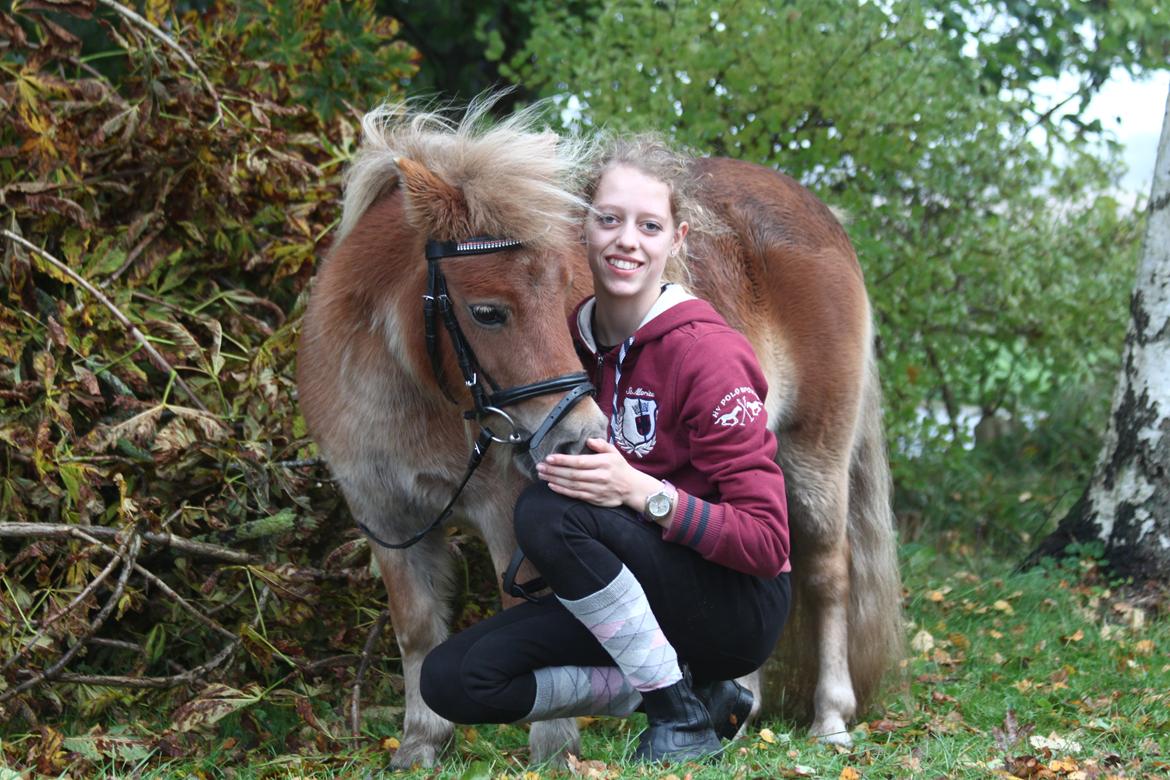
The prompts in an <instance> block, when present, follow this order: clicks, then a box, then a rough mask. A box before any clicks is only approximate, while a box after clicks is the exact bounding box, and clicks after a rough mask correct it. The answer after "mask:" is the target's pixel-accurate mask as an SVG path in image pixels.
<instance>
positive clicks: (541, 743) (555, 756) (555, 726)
mask: <svg viewBox="0 0 1170 780" xmlns="http://www.w3.org/2000/svg"><path fill="white" fill-rule="evenodd" d="M569 753H572V754H573V755H577V756H579V755H581V734H580V732H579V731H578V730H577V719H576V718H558V719H557V720H542V721H537V722H536V723H533V724H532V728H531V729H530V730H529V732H528V754H529V763H530V764H531V765H533V766H547V767H548V768H550V769H564V768H565V767H566V766H568V756H569Z"/></svg>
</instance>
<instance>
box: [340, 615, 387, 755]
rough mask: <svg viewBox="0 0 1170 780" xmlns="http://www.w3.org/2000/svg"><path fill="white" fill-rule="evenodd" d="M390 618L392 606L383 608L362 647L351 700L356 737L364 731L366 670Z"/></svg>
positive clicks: (350, 723) (350, 706) (350, 717)
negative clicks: (363, 706)
mask: <svg viewBox="0 0 1170 780" xmlns="http://www.w3.org/2000/svg"><path fill="white" fill-rule="evenodd" d="M388 620H390V608H389V607H387V608H386V609H383V610H382V612H381V614H379V615H378V619H377V620H376V621H374V627H373V628H371V629H370V633H369V636H367V637H366V644H365V647H363V648H362V662H361V664H360V665H359V666H358V670H357V674H356V675H354V678H353V696H352V698H351V699H350V702H349V728H350V732H351V733H352V734H353V736H354V737H360V736H361V732H362V714H361V707H362V678H363V677H365V675H366V670H367V669H368V668H370V662H371V661H372V660H373V653H374V644H375V643H376V642H377V641H378V637H380V636H381V635H382V630H383V629H384V628H386V622H387V621H388Z"/></svg>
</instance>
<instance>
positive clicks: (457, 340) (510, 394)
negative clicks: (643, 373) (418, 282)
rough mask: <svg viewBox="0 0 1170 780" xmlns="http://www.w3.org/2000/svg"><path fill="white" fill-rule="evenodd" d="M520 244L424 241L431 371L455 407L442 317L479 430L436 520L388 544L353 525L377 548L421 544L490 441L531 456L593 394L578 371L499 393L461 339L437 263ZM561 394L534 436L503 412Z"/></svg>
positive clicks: (502, 240) (456, 497) (361, 525)
mask: <svg viewBox="0 0 1170 780" xmlns="http://www.w3.org/2000/svg"><path fill="white" fill-rule="evenodd" d="M520 246H523V244H522V243H521V242H519V241H516V240H513V239H507V238H490V237H475V238H469V239H467V240H465V241H434V240H431V241H427V250H426V255H427V292H426V294H425V295H423V318H424V326H425V330H424V333H425V336H426V345H427V355H428V356H429V357H430V361H431V371H432V372H433V373H434V375H435V380H436V381H437V382H438V383H439V388H440V389H441V390H442V391H443V395H445V396H446V397H447V400H449V401H450V402H451V403H453V404H456V405H457V404H458V402H457V401H456V400H455V398H454V396H453V395H452V394H451V393H450V391H448V389H447V383H446V381H445V380H444V378H443V365H442V361H441V359H440V356H439V328H438V321H439V320H440V319H441V320H442V322H443V326H444V328H445V329H446V331H447V335H448V337H449V338H450V340H451V347H452V349H453V350H454V351H455V359H456V362H458V364H459V371H460V373H462V374H463V384H464V386H465V387H466V388H467V390H468V392H470V393H471V401H472V404H473V408H471V409H468V410H466V411H464V412H463V419H464V420H474V421H475V422H476V423H477V424H478V425H479V428H480V430H479V436H478V437H476V440H475V444H473V445H472V447H471V455H470V457H469V458H468V461H467V470H466V471H465V472H464V474H463V479H462V480H461V481H460V483H459V487H457V488H455V493H454V494H453V495H452V496H451V500H450V501H448V502H447V505H446V506H445V507H443V510H442V511H441V512H439V514H438V516H436V517H435V519H434V520H432V521H431V522H430V524H429V525H428V526H427V527H425V528H423V529H422V530H421V531H419V532H418V533H416V534H415V535H414V536H412V537H410V538H409V539H407V540H406V541H403V542H387V541H386V540H384V539H381V538H380V537H378V536H377V535H376V534H375V533H374V532H373V531H372V530H370V528H369V526H367V525H366V524H365V523H363V522H361V521H360V520H359V521H358V524H357V525H358V528H359V529H361V532H362V533H363V534H365V535H366V537H367V538H368V539H370V541H372V542H374V543H376V544H378V545H379V546H381V547H385V548H387V549H390V550H403V549H406V548H407V547H411V546H412V545H415V544H417V543H418V542H420V541H422V539H423V537H425V536H426V535H427V534H429V533H430V532H431V531H433V530H435V529H436V528H438V527H439V526H440V525H442V523H443V521H444V520H446V519H447V518H448V517H450V516H451V513H452V512H453V511H454V509H455V502H456V501H458V500H459V496H460V494H462V493H463V488H464V487H466V486H467V483H468V482H469V481H470V480H471V476H472V474H474V473H475V470H476V469H477V468H478V467H479V464H480V463H482V462H483V459H484V456H485V455H486V454H487V451H488V448H489V447H491V445H492V442H499V443H500V444H509V445H511V446H513V447H517V448H519V449H520V451H521V452H530V451H532V450H534V449H536V448H537V447H539V446H540V444H541V442H543V441H544V438H545V437H546V436H547V435H548V434H549V432H551V431H552V429H553V428H555V427H556V426H557V424H558V423H560V421H561V420H563V419H564V418H565V416H566V415H567V414H568V413H569V412H570V411H572V409H573V407H574V406H576V405H577V403H578V402H579V401H580V400H581V399H582V398H584V397H585V396H586V395H588V394H589V393H590V392H592V391H593V384H592V383H591V382H590V381H589V377H588V375H587V374H586V373H585V372H584V371H577V372H574V373H571V374H564V375H562V376H558V377H553V378H551V379H545V380H542V381H540V382H533V383H532V384H528V385H519V386H517V387H510V388H507V389H505V390H501V389H500V386H499V385H498V384H496V382H495V380H494V379H492V377H491V375H490V374H488V372H486V371H484V370H483V368H482V366H480V363H479V360H478V359H477V358H476V356H475V351H474V350H473V349H472V348H471V344H470V343H469V342H468V341H467V338H466V337H465V336H464V335H463V330H462V329H461V328H460V327H459V321H458V320H457V319H456V318H455V306H454V304H453V303H452V301H451V296H450V294H449V293H448V292H447V278H446V277H445V276H444V275H443V269H442V268H441V267H440V266H439V263H440V261H442V260H443V259H445V258H449V257H473V256H476V255H487V254H493V253H495V252H503V251H505V250H508V249H515V248H517V247H520ZM484 380H486V381H487V384H488V388H490V391H489V390H488V389H485V388H484ZM562 392H563V393H565V397H564V398H562V399H561V400H560V401H558V402H557V403H556V405H555V406H553V408H552V409H551V410H550V411H549V413H548V414H547V415H546V416H545V418H544V421H543V422H541V424H540V425H539V426H537V428H536V430H535V431H534V432H532V433H528V432H527V431H525V430H524V429H523V428H521V427H520V426H519V425H518V424H517V423H516V421H515V420H514V419H513V418H512V416H511V415H509V414H508V413H507V412H505V411H504V407H507V406H513V405H515V404H519V403H523V402H524V401H528V400H530V399H533V398H538V397H540V396H542V395H552V394H553V393H562ZM490 417H498V418H500V419H502V420H504V421H505V422H506V423H507V424H508V428H509V430H508V432H507V434H506V435H503V436H501V435H499V434H497V433H495V432H494V431H493V430H492V429H491V428H489V427H488V426H487V424H486V422H485V421H486V420H487V419H488V418H490Z"/></svg>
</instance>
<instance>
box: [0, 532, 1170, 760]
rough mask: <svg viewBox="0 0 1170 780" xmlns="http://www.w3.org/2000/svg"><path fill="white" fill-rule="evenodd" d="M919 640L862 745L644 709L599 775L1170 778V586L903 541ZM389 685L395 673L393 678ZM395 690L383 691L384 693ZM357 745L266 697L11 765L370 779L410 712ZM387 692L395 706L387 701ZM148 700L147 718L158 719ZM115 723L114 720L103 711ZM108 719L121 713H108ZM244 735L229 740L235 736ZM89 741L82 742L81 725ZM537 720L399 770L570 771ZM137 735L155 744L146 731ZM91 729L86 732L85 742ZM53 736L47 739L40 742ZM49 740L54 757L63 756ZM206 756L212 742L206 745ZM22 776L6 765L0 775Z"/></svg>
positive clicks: (323, 718)
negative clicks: (204, 729)
mask: <svg viewBox="0 0 1170 780" xmlns="http://www.w3.org/2000/svg"><path fill="white" fill-rule="evenodd" d="M903 553H904V554H903V574H904V579H905V587H906V592H907V598H906V614H907V620H908V622H909V623H910V625H909V626H908V628H907V638H908V640H909V641H910V643H911V645H912V647H913V649H912V650H911V651H910V657H909V658H908V659H907V660H906V663H905V668H904V670H903V671H904V675H903V676H904V679H905V686H904V688H903V689H902V690H901V691H899V690H893V691H891V692H890V693H889V695H888V696H886V697H885V699H884V705H885V706H884V707H882V708H879V709H877V710H875V711H872V712H870V713H868V714H867V716H866V717H865V719H864V720H863V721H861V722H860V723H858V724H857V725H856V726H855V728H854V731H853V737H854V746H853V748H852V749H850V750H843V749H838V748H833V747H830V746H827V745H823V744H820V743H818V742H816V741H815V740H811V739H809V737H808V736H807V734H806V733H805V732H804V730H803V729H801V728H798V727H795V726H793V725H792V724H789V723H784V722H778V721H766V722H764V723H760V724H755V726H754V727H753V728H752V729H751V730H750V733H749V734H748V735H747V736H746V737H744V738H741V740H740V741H738V742H736V743H734V744H732V745H730V746H729V747H728V748H727V751H726V753H725V755H724V757H723V759H722V761H721V762H719V763H717V764H714V765H697V764H684V765H679V766H672V767H665V768H663V767H653V768H648V767H644V766H638V765H631V764H627V763H625V761H624V757H626V756H628V755H629V753H630V752H631V751H632V749H633V745H634V744H635V743H636V741H637V734H638V731H639V730H640V729H641V728H642V726H643V724H644V721H643V720H642V718H641V716H636V717H635V718H632V719H630V720H629V721H620V720H614V719H604V718H603V719H597V720H591V721H590V720H586V721H583V725H584V728H583V731H582V735H583V742H582V754H583V756H582V758H583V760H585V761H586V762H587V763H585V764H583V765H580V766H579V767H578V773H579V774H580V775H581V776H585V777H605V778H618V777H621V778H641V777H666V776H669V775H671V774H673V775H675V776H676V777H677V778H679V779H680V780H685V778H686V777H687V776H690V777H691V778H692V780H700V778H725V777H735V778H762V777H805V776H808V777H827V778H842V777H844V778H852V777H858V776H859V777H997V776H998V777H1008V776H1010V774H1011V773H1013V772H1014V773H1015V774H1017V775H1018V776H1021V777H1056V778H1066V777H1067V778H1095V777H1107V776H1121V777H1157V776H1170V619H1167V618H1166V617H1165V616H1164V615H1162V616H1159V615H1160V612H1163V613H1164V611H1165V609H1166V607H1167V603H1166V602H1165V601H1164V598H1165V597H1164V596H1162V597H1160V598H1159V597H1157V596H1155V595H1151V594H1145V595H1143V594H1140V593H1135V592H1133V591H1132V589H1126V588H1123V587H1117V586H1114V587H1110V586H1109V585H1108V584H1107V583H1105V582H1103V581H1102V579H1101V577H1100V575H1099V573H1098V571H1097V569H1096V567H1095V564H1094V563H1093V562H1092V561H1091V559H1085V560H1082V561H1080V562H1078V563H1074V564H1072V565H1070V566H1069V567H1067V568H1063V569H1052V570H1036V571H1032V572H1028V573H1025V574H1012V573H1011V571H1010V567H1011V565H1012V561H1006V560H1002V559H999V560H994V559H980V558H972V557H971V555H970V552H969V551H968V550H965V549H963V548H959V549H956V550H950V551H948V552H947V553H946V554H942V553H939V552H937V551H935V550H934V549H932V548H931V547H928V546H925V545H907V546H906V547H904V550H903ZM387 691H389V688H388V687H387ZM311 693H312V694H313V696H312V701H313V711H314V713H315V714H316V718H317V720H318V722H319V724H320V726H321V729H323V730H324V731H326V732H328V733H329V734H330V735H334V736H336V735H343V734H345V733H347V731H348V730H347V728H346V726H345V721H344V717H343V715H342V714H341V713H340V712H339V710H340V707H341V704H340V703H341V702H342V701H343V700H344V696H345V692H344V691H342V690H341V688H340V686H337V685H334V686H332V687H330V686H321V687H319V688H317V689H315V690H314V691H312V692H311ZM382 695H389V693H386V694H380V693H378V692H376V691H372V692H371V693H370V694H369V698H368V699H367V700H369V699H372V698H374V697H376V696H382ZM381 703H382V704H383V705H384V706H382V707H381V708H379V709H376V710H373V711H372V712H371V713H370V714H371V715H372V716H373V717H367V718H366V720H365V721H364V729H365V730H366V734H367V738H366V739H364V740H362V742H361V743H360V744H357V745H354V744H353V743H352V742H349V741H347V740H344V739H333V740H331V739H328V738H327V737H326V736H325V735H324V734H322V733H321V731H320V730H315V729H314V728H313V727H312V726H310V725H308V724H307V723H306V721H305V719H304V717H303V715H302V714H299V713H298V711H297V710H296V708H295V707H294V706H293V705H292V704H290V703H289V702H287V701H280V702H274V701H267V700H265V701H262V702H261V703H259V704H256V705H254V706H252V707H250V708H248V709H246V710H242V711H240V712H238V713H235V714H233V715H231V716H229V717H227V718H225V719H223V720H221V721H219V723H218V724H216V727H214V731H213V732H211V733H207V734H205V735H204V736H202V737H201V738H199V739H196V740H194V741H192V740H190V739H188V740H187V741H185V742H180V743H174V744H173V747H174V748H175V749H173V750H172V751H171V752H172V753H175V752H177V753H181V754H182V755H183V758H181V759H168V758H166V750H165V749H164V747H165V746H164V747H160V746H159V744H158V739H157V737H158V735H159V734H160V732H161V728H162V727H159V728H156V729H148V728H146V727H144V726H142V725H141V724H130V725H129V726H127V727H126V728H125V731H124V734H125V735H126V737H127V738H128V739H130V740H131V742H133V743H134V744H140V747H141V749H137V748H135V749H131V748H129V747H126V746H124V745H123V746H122V747H120V748H119V747H110V746H108V745H106V746H103V745H102V744H100V743H98V742H96V741H93V740H91V741H90V742H88V743H87V742H86V741H85V739H84V735H85V734H86V732H87V730H88V729H89V728H90V727H91V726H92V723H87V724H82V723H81V721H79V720H75V721H74V722H73V725H71V726H69V727H65V726H58V727H57V728H58V729H60V731H61V732H62V733H63V735H64V736H66V737H72V739H71V740H67V741H66V743H64V744H65V745H66V746H70V747H71V748H72V749H68V748H66V747H63V746H59V747H58V748H57V750H56V752H54V751H53V750H52V749H51V748H52V746H51V745H48V743H47V741H46V740H48V739H49V737H47V736H46V733H45V732H40V733H34V734H25V735H16V736H15V737H12V738H7V739H5V741H4V752H3V755H4V756H5V758H6V760H7V761H8V762H9V765H10V766H12V767H14V768H17V769H21V770H24V774H23V776H25V777H28V776H36V775H35V772H34V771H31V770H35V768H36V767H37V765H38V761H37V757H38V756H39V757H40V762H39V763H40V767H41V769H42V770H44V774H46V775H48V776H58V775H59V776H70V777H93V776H96V777H102V776H104V777H115V776H117V777H123V776H134V777H144V778H155V777H157V778H163V777H166V778H170V777H195V778H285V777H289V778H292V777H321V778H330V777H362V776H366V775H370V774H372V775H374V776H378V775H379V774H381V773H382V772H383V771H384V767H385V763H386V755H387V752H388V750H389V749H392V746H393V745H394V744H395V740H396V738H397V736H398V731H397V730H398V728H399V724H400V717H401V716H400V713H399V712H398V711H397V709H396V707H394V706H393V705H396V704H400V703H401V702H400V700H398V701H389V702H381ZM386 704H389V705H391V706H385V705H386ZM147 715H148V713H143V714H142V715H141V717H143V718H145V717H147ZM99 720H101V721H102V722H104V723H107V724H108V723H109V722H110V721H109V719H106V718H100V719H99ZM107 731H109V727H108V726H107ZM229 735H232V738H231V739H228V736H229ZM79 739H80V741H79ZM525 739H526V733H525V731H524V729H522V728H520V727H516V726H501V727H491V726H485V727H478V728H460V729H458V730H457V731H456V736H455V740H454V743H453V745H452V746H451V749H450V751H449V752H448V754H447V757H446V760H445V762H444V764H443V766H442V768H441V770H439V771H438V772H436V771H435V770H422V769H420V770H416V771H413V772H406V773H402V774H400V775H397V776H399V777H404V778H431V777H436V776H438V777H452V778H467V780H480V779H481V778H482V779H486V778H500V777H520V778H526V779H527V780H534V779H535V778H537V777H539V778H545V777H554V776H569V773H568V772H566V771H563V770H561V771H558V770H555V769H552V768H549V767H528V766H527V748H526V746H525ZM139 741H140V742H139ZM79 745H82V746H84V745H89V747H88V749H87V750H85V751H79V750H78V749H77V748H78V746H79ZM38 751H39V752H38ZM50 754H51V755H50ZM192 756H197V757H196V758H192ZM11 776H12V775H10V774H4V772H2V771H0V780H7V778H9V777H11Z"/></svg>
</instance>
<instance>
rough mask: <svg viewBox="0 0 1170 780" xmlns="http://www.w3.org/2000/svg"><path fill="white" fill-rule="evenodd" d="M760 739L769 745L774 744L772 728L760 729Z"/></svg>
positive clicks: (774, 736)
mask: <svg viewBox="0 0 1170 780" xmlns="http://www.w3.org/2000/svg"><path fill="white" fill-rule="evenodd" d="M760 739H762V740H764V741H765V742H767V743H768V744H769V745H775V744H776V735H775V734H773V733H772V729H760Z"/></svg>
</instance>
